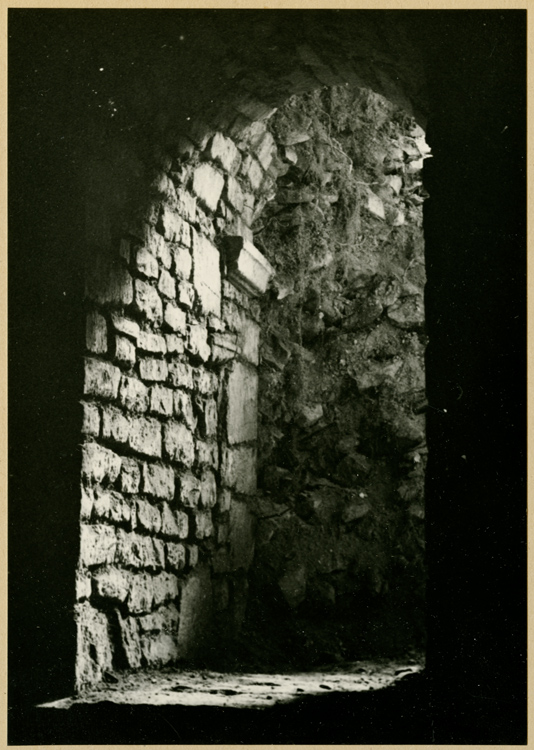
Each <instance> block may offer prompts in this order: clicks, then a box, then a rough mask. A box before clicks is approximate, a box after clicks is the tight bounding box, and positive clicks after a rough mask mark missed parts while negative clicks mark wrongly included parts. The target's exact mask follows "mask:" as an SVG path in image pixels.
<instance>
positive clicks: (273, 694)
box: [39, 659, 424, 709]
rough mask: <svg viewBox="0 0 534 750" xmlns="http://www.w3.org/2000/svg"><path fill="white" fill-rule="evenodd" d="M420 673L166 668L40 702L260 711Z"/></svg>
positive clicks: (405, 665) (384, 666)
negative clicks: (77, 693) (284, 671)
mask: <svg viewBox="0 0 534 750" xmlns="http://www.w3.org/2000/svg"><path fill="white" fill-rule="evenodd" d="M423 669H424V662H423V660H422V659H405V660H404V661H401V660H399V661H392V660H387V661H386V660H381V661H372V662H371V661H357V662H349V663H343V664H339V665H335V666H329V667H325V668H323V669H317V670H315V671H310V672H298V673H286V674H280V673H277V674H271V673H239V672H214V671H211V670H193V669H185V670H181V669H176V668H172V669H171V668H165V669H163V670H150V671H148V670H147V671H143V672H137V673H135V672H128V673H116V674H114V675H112V676H111V677H110V678H108V679H112V680H116V682H113V683H109V682H108V683H104V684H102V685H101V686H99V687H98V688H96V689H93V690H91V691H87V692H85V693H83V695H82V694H81V695H79V696H77V697H70V698H62V699H60V700H56V701H51V702H49V703H43V704H41V705H40V706H39V708H58V709H68V708H71V707H72V706H75V705H87V704H97V703H101V702H104V701H105V702H110V703H115V704H122V705H145V706H178V705H180V706H214V707H226V708H257V709H264V708H268V707H270V706H273V705H277V704H284V703H285V704H287V703H292V702H293V701H298V700H299V699H302V698H304V697H307V696H317V695H325V694H328V693H330V694H332V693H361V692H369V691H373V690H380V689H383V688H386V687H389V686H391V685H393V684H394V683H396V682H398V681H399V680H402V679H403V678H404V677H406V676H407V675H413V674H416V673H418V672H421V671H422V670H423Z"/></svg>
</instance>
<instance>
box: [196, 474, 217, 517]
mask: <svg viewBox="0 0 534 750" xmlns="http://www.w3.org/2000/svg"><path fill="white" fill-rule="evenodd" d="M216 503H217V481H216V479H215V474H214V473H213V472H212V471H207V470H205V471H204V472H203V473H202V479H201V480H200V504H201V506H202V507H203V508H213V507H215V505H216Z"/></svg>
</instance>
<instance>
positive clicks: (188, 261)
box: [173, 222, 193, 281]
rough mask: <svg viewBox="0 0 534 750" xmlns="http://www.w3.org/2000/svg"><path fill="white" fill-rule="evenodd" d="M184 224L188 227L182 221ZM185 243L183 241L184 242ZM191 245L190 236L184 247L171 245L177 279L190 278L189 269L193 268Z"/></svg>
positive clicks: (187, 279)
mask: <svg viewBox="0 0 534 750" xmlns="http://www.w3.org/2000/svg"><path fill="white" fill-rule="evenodd" d="M184 226H187V227H189V224H186V223H185V222H184ZM184 244H185V242H184ZM190 247H191V238H190V237H189V240H188V242H187V246H186V247H181V246H180V245H175V246H174V247H173V258H174V273H175V274H176V276H177V277H178V278H179V279H184V280H185V281H189V279H190V278H191V271H192V269H193V258H192V257H191V253H190V251H189V248H190Z"/></svg>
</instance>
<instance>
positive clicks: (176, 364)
mask: <svg viewBox="0 0 534 750" xmlns="http://www.w3.org/2000/svg"><path fill="white" fill-rule="evenodd" d="M169 380H170V381H171V383H172V385H174V386H175V387H176V388H186V389H187V390H189V391H190V390H192V388H193V368H192V367H191V365H188V364H187V363H186V362H180V361H179V360H172V361H171V362H169Z"/></svg>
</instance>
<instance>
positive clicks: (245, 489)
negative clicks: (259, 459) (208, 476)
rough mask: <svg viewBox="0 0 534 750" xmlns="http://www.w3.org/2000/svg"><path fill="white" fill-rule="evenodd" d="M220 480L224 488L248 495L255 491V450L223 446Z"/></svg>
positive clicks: (244, 447)
mask: <svg viewBox="0 0 534 750" xmlns="http://www.w3.org/2000/svg"><path fill="white" fill-rule="evenodd" d="M221 479H222V482H223V485H224V486H225V487H229V488H230V489H235V491H236V492H239V493H242V494H245V495H250V494H253V493H254V492H255V491H256V449H255V448H253V447H250V446H239V447H235V448H230V447H228V446H224V447H223V449H222V456H221Z"/></svg>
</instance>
